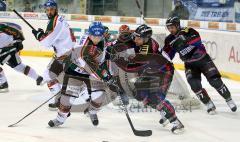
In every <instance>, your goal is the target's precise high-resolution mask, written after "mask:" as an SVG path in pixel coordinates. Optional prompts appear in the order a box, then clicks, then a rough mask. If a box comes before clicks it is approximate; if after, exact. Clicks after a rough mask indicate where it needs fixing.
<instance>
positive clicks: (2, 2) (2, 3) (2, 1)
mask: <svg viewBox="0 0 240 142" xmlns="http://www.w3.org/2000/svg"><path fill="white" fill-rule="evenodd" d="M6 9H7V5H6V0H0V11H6Z"/></svg>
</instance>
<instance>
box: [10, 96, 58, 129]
mask: <svg viewBox="0 0 240 142" xmlns="http://www.w3.org/2000/svg"><path fill="white" fill-rule="evenodd" d="M60 93H61V92H58V93H57V94H55V95H54V96H52V97H51V98H49V99H48V100H46V101H45V102H43V103H42V104H41V105H39V106H38V107H37V108H35V109H34V110H32V111H31V112H29V113H28V114H27V115H25V116H24V117H23V118H21V119H20V120H19V121H17V122H16V123H13V124H11V125H9V126H8V127H15V126H16V125H17V124H18V123H20V122H21V121H23V120H24V119H25V118H27V117H28V116H29V115H31V114H32V113H34V112H35V111H36V110H38V109H39V108H40V107H42V106H43V105H45V104H46V103H47V102H48V101H50V100H51V99H53V98H54V97H56V96H57V95H59V94H60Z"/></svg>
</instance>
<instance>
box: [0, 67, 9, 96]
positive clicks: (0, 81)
mask: <svg viewBox="0 0 240 142" xmlns="http://www.w3.org/2000/svg"><path fill="white" fill-rule="evenodd" d="M3 92H8V82H7V78H6V76H5V74H4V71H3V69H2V68H1V67H0V93H3Z"/></svg>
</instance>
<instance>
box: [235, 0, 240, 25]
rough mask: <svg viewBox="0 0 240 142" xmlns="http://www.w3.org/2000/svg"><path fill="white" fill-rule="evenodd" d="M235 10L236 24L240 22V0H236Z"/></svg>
mask: <svg viewBox="0 0 240 142" xmlns="http://www.w3.org/2000/svg"><path fill="white" fill-rule="evenodd" d="M234 9H235V22H240V0H235V3H234Z"/></svg>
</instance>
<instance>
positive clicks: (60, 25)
mask: <svg viewBox="0 0 240 142" xmlns="http://www.w3.org/2000/svg"><path fill="white" fill-rule="evenodd" d="M40 44H41V45H42V46H44V47H46V48H53V49H54V52H55V54H56V56H57V57H60V56H62V55H64V54H65V53H66V52H68V51H70V50H72V48H73V47H74V44H75V37H74V36H73V33H72V32H71V29H70V26H69V24H68V23H67V22H66V21H65V20H64V18H63V17H62V16H59V15H57V16H55V17H54V18H53V19H52V20H50V21H49V23H48V26H47V30H46V35H45V36H43V37H42V38H41V39H40Z"/></svg>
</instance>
